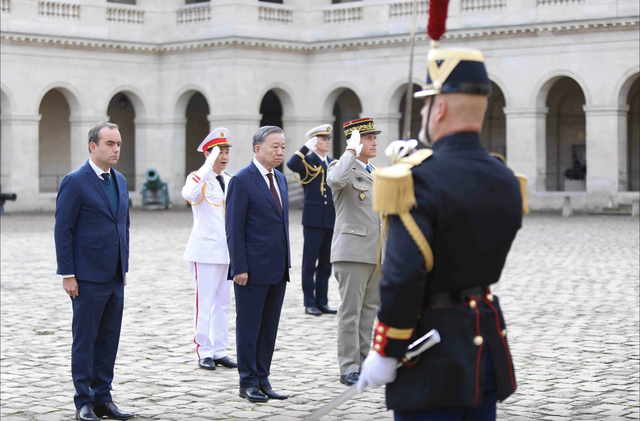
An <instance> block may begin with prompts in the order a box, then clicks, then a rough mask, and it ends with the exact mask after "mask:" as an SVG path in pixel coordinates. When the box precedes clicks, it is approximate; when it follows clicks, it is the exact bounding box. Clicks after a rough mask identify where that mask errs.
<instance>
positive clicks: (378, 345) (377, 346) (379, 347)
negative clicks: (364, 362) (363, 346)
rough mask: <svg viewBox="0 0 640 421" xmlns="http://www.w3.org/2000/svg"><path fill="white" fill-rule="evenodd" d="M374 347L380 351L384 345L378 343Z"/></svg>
mask: <svg viewBox="0 0 640 421" xmlns="http://www.w3.org/2000/svg"><path fill="white" fill-rule="evenodd" d="M373 349H375V350H376V351H380V350H381V349H382V347H381V346H380V344H376V345H375V346H374V347H373Z"/></svg>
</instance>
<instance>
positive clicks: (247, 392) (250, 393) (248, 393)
mask: <svg viewBox="0 0 640 421" xmlns="http://www.w3.org/2000/svg"><path fill="white" fill-rule="evenodd" d="M240 397H241V398H245V399H247V400H249V401H250V402H267V401H268V400H269V398H268V397H267V395H265V394H264V393H262V392H261V391H260V389H259V388H258V387H257V386H251V387H247V388H246V389H245V388H244V387H241V388H240Z"/></svg>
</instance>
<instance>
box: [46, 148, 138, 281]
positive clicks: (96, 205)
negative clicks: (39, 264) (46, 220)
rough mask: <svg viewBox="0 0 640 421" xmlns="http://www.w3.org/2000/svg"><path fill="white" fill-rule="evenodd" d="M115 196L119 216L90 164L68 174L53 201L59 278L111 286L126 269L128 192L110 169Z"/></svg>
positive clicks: (119, 176) (127, 256)
mask: <svg viewBox="0 0 640 421" xmlns="http://www.w3.org/2000/svg"><path fill="white" fill-rule="evenodd" d="M111 174H112V176H113V179H114V180H115V181H116V189H117V192H118V213H117V215H114V214H113V211H112V209H111V205H110V203H109V198H108V197H107V193H106V192H105V190H104V187H103V186H102V184H101V181H100V178H99V177H98V176H97V175H96V173H95V171H93V168H91V165H90V164H89V161H88V160H87V162H86V163H85V164H84V165H83V166H81V167H80V168H78V169H77V170H75V171H73V172H71V173H69V174H67V175H66V176H65V177H64V178H63V179H62V183H60V189H59V190H58V197H57V199H56V216H55V218H56V225H55V242H56V255H57V261H58V271H57V273H58V274H59V275H71V274H74V275H75V277H76V279H79V280H82V281H89V282H109V281H111V280H112V279H113V278H114V276H115V274H116V269H117V268H118V257H119V258H120V261H121V262H122V264H121V268H120V269H121V272H122V273H121V274H122V279H124V276H125V273H126V272H127V271H128V270H129V191H128V189H127V180H126V179H125V178H124V176H123V175H122V174H120V173H119V172H118V171H116V170H114V169H113V168H112V169H111Z"/></svg>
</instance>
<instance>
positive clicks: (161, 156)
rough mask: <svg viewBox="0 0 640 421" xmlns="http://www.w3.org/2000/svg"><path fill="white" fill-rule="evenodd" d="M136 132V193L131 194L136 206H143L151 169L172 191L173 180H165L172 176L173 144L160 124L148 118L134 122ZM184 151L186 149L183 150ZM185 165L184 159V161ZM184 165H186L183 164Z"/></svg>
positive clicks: (137, 119)
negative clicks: (164, 134) (143, 194)
mask: <svg viewBox="0 0 640 421" xmlns="http://www.w3.org/2000/svg"><path fill="white" fill-rule="evenodd" d="M134 127H135V130H136V132H135V133H136V140H135V142H136V160H135V167H136V168H135V169H136V171H135V174H136V180H135V183H136V184H135V186H136V189H135V192H131V195H130V196H131V200H132V201H133V204H134V206H138V205H142V196H141V195H140V193H141V192H142V186H143V185H144V183H146V182H147V179H146V173H147V170H148V169H149V168H154V169H155V170H156V171H158V174H159V175H160V179H162V181H163V182H165V183H167V184H168V186H167V187H168V188H169V191H171V187H172V186H171V182H172V180H168V179H165V177H167V176H170V175H171V160H173V158H174V157H172V156H171V147H172V142H171V140H172V139H171V138H170V137H164V136H163V131H162V126H161V125H160V122H159V121H157V120H154V119H148V118H144V119H143V118H136V119H135V120H134ZM183 151H184V149H183ZM182 162H183V163H184V158H183V160H182ZM183 165H184V164H183Z"/></svg>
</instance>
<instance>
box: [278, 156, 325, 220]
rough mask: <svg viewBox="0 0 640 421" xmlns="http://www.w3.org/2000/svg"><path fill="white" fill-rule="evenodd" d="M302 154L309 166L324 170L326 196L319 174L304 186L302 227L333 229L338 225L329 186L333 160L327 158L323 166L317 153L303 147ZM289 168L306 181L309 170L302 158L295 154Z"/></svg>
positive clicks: (288, 163) (290, 160)
mask: <svg viewBox="0 0 640 421" xmlns="http://www.w3.org/2000/svg"><path fill="white" fill-rule="evenodd" d="M300 152H301V153H302V154H303V155H306V157H305V161H307V164H309V165H311V166H314V167H320V166H322V167H323V168H324V189H325V192H324V195H323V194H322V191H321V190H320V187H321V186H320V184H321V183H322V182H323V180H322V174H319V175H318V176H317V177H316V178H314V179H313V181H312V182H310V183H309V184H303V185H302V187H303V188H304V205H303V208H302V225H305V226H307V227H316V228H324V229H330V230H332V229H333V226H334V225H335V223H336V210H335V208H334V206H333V193H332V192H331V187H329V186H328V185H327V168H328V166H329V164H330V163H331V161H333V158H329V157H327V160H326V164H325V165H322V160H321V159H320V157H319V156H318V155H316V154H315V153H310V154H309V155H307V153H308V152H309V148H307V147H306V146H303V147H302V148H300ZM287 167H289V169H290V170H291V171H295V172H297V173H298V174H300V179H301V180H304V178H305V176H306V175H307V169H306V167H305V166H304V163H303V162H302V158H301V157H300V156H299V155H297V154H293V155H292V156H291V158H290V159H289V161H288V162H287Z"/></svg>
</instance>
